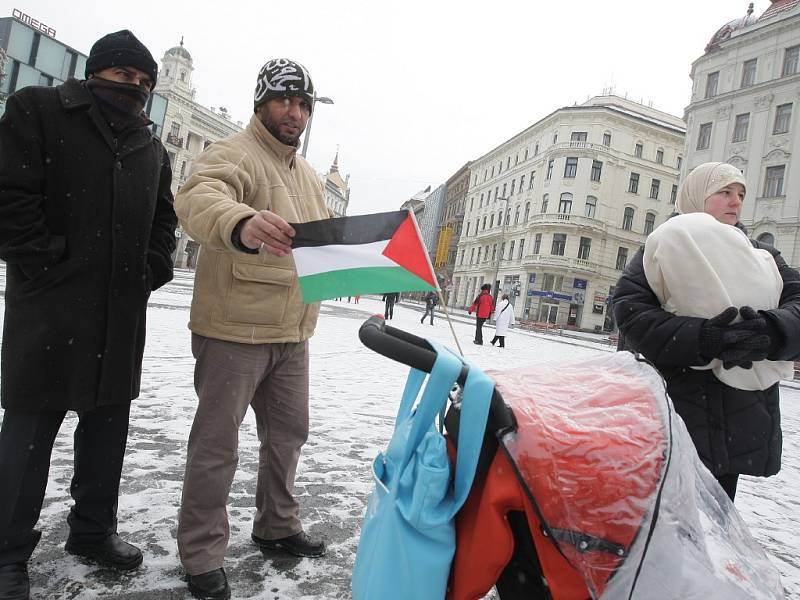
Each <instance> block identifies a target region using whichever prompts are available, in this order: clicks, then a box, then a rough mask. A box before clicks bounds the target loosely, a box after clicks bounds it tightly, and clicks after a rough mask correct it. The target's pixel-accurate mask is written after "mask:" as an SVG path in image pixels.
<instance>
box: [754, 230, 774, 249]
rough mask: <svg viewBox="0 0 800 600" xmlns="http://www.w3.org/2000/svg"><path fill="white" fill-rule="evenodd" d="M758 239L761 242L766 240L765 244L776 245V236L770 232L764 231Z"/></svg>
mask: <svg viewBox="0 0 800 600" xmlns="http://www.w3.org/2000/svg"><path fill="white" fill-rule="evenodd" d="M758 241H759V242H764V243H765V244H769V245H770V246H774V245H775V236H774V235H772V234H771V233H769V232H767V233H762V234H761V235H760V236H758Z"/></svg>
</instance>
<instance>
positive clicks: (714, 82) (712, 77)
mask: <svg viewBox="0 0 800 600" xmlns="http://www.w3.org/2000/svg"><path fill="white" fill-rule="evenodd" d="M718 85H719V71H714V72H713V73H709V74H708V77H706V98H713V97H714V96H716V95H717V86H718Z"/></svg>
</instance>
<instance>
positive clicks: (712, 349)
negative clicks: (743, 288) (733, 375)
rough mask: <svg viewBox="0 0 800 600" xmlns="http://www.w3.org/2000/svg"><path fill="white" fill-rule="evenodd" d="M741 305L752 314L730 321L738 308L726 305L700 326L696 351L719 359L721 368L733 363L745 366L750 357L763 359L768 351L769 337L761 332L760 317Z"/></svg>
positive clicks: (733, 364)
mask: <svg viewBox="0 0 800 600" xmlns="http://www.w3.org/2000/svg"><path fill="white" fill-rule="evenodd" d="M743 308H745V309H747V311H750V312H747V311H746V315H747V316H748V317H753V318H749V319H745V320H743V321H741V322H739V323H736V324H733V325H732V324H731V321H733V320H734V319H735V318H736V316H737V315H738V314H739V311H738V310H737V309H736V307H734V306H730V307H728V308H726V309H725V310H723V311H722V312H721V313H720V314H718V315H717V316H716V317H712V318H711V319H708V320H707V321H706V322H705V323H703V325H702V327H701V328H700V338H699V350H700V354H701V355H702V356H704V357H706V358H709V359H711V358H718V359H720V360H721V361H722V363H723V368H725V369H730V368H732V367H737V366H741V367H743V368H745V369H748V368H750V367H752V366H753V365H752V363H753V361H757V360H764V358H766V356H767V352H769V348H770V343H771V341H770V337H769V335H767V334H766V333H765V331H766V328H767V325H766V321H765V319H764V317H762V316H760V315H758V313H755V311H753V309H751V308H749V307H743ZM747 363H750V364H749V365H748V364H747Z"/></svg>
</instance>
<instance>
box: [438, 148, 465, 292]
mask: <svg viewBox="0 0 800 600" xmlns="http://www.w3.org/2000/svg"><path fill="white" fill-rule="evenodd" d="M469 167H470V163H467V164H465V165H464V166H463V167H461V168H460V169H459V170H458V171H456V172H455V173H454V174H453V176H452V177H450V179H448V180H447V181H446V182H445V184H444V185H445V196H444V204H443V205H442V212H441V217H440V219H439V226H438V229H439V232H438V233H439V239H438V242H437V243H436V256H435V257H434V260H433V268H434V270H435V271H436V274H437V276H438V277H439V279H440V280H441V281H443V282H444V284H443V286H442V289H443V293H444V299H445V301H446V302H447V303H448V305H449V304H450V303H451V302H452V299H453V298H454V296H453V294H452V292H453V289H454V284H453V271H454V269H455V266H456V250H457V248H458V240H459V239H460V238H461V227H462V224H463V222H464V206H465V204H466V201H467V190H468V189H469V174H470V169H469Z"/></svg>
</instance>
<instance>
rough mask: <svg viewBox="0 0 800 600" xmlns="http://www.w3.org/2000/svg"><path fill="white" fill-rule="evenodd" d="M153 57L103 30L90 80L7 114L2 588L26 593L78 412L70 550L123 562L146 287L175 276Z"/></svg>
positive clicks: (33, 94)
mask: <svg viewBox="0 0 800 600" xmlns="http://www.w3.org/2000/svg"><path fill="white" fill-rule="evenodd" d="M156 76H157V65H156V62H155V61H154V60H153V57H152V56H151V55H150V52H148V50H147V48H145V47H144V46H143V45H142V44H141V42H139V40H137V39H136V37H134V35H133V34H132V33H131V32H130V31H127V30H126V31H119V32H116V33H112V34H109V35H107V36H105V37H103V38H101V39H100V40H99V41H98V42H97V43H95V44H94V46H93V47H92V50H91V53H90V55H89V58H88V60H87V63H86V77H87V79H86V80H85V81H78V80H76V79H70V80H68V81H66V82H65V83H63V84H61V85H59V86H57V87H54V88H46V87H27V88H23V89H21V90H19V91H18V92H17V93H15V94H13V95H12V96H10V97H9V98H8V103H7V106H6V112H5V114H4V115H3V117H2V119H0V259H2V260H4V261H6V263H7V271H6V277H7V279H6V289H5V321H4V328H3V345H2V397H1V398H0V400H1V401H2V406H3V408H4V409H5V412H4V415H3V425H2V430H1V431H0V489H2V490H3V492H2V494H0V597H2V598H27V597H28V592H27V589H28V576H27V566H26V565H27V561H28V559H29V557H30V556H31V553H32V552H33V549H34V548H35V546H36V544H37V542H38V540H39V537H40V533H39V532H37V531H35V530H34V526H35V525H36V522H37V520H38V518H39V511H40V509H41V506H42V501H43V499H44V494H45V486H46V485H47V479H48V469H49V463H50V453H51V450H52V447H53V443H54V441H55V437H56V434H57V433H58V430H59V428H60V426H61V423H62V421H63V419H64V417H65V415H66V413H67V411H75V412H77V414H78V418H79V423H78V426H77V429H76V431H75V441H74V444H75V466H74V475H73V478H72V484H71V486H70V493H71V494H72V498H73V500H74V501H75V504H74V506H73V507H72V509H71V510H70V514H69V517H68V519H67V520H68V523H69V528H70V534H69V537H68V539H67V543H66V550H67V551H68V552H70V553H72V554H77V555H81V556H85V557H89V558H91V559H93V560H94V561H96V562H98V563H100V564H103V565H105V566H110V567H114V568H117V569H121V570H127V569H132V568H135V567H137V566H138V565H139V564H140V563H141V562H142V554H141V552H140V551H139V550H138V549H137V548H135V547H134V546H132V545H130V544H128V543H126V542H124V541H122V540H121V539H120V537H119V536H118V535H117V520H116V511H117V497H118V491H119V480H120V474H121V469H122V461H123V456H124V454H125V445H126V441H127V433H128V418H129V411H130V404H131V400H132V399H134V398H136V397H137V396H138V395H139V383H140V378H141V366H142V355H143V351H144V342H145V310H146V307H147V300H148V297H149V295H150V292H151V291H152V290H154V289H157V288H158V287H160V286H162V285H164V284H165V283H166V282H168V281H170V280H171V279H172V259H171V254H172V252H173V250H174V249H175V227H176V225H177V218H176V216H175V212H174V210H173V205H172V204H173V199H172V193H171V192H170V182H171V178H172V172H171V170H170V164H169V159H168V156H167V153H166V151H165V149H164V147H163V146H162V144H161V142H160V141H159V140H158V139H156V138H155V137H154V136H153V134H152V132H151V131H150V129H149V127H148V126H149V125H150V121H149V120H148V119H147V118H146V116H145V114H144V112H143V109H144V106H145V104H146V102H147V99H148V97H149V95H150V92H151V90H152V88H153V86H154V85H155V82H156Z"/></svg>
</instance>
